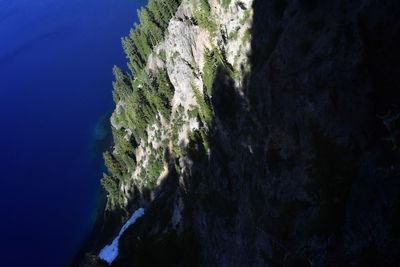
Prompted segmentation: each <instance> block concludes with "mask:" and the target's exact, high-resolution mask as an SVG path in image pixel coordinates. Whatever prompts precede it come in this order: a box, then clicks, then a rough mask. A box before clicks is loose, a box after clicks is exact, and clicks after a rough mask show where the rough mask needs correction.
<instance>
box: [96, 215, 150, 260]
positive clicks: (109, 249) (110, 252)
mask: <svg viewBox="0 0 400 267" xmlns="http://www.w3.org/2000/svg"><path fill="white" fill-rule="evenodd" d="M143 215H144V209H143V208H140V209H137V210H136V211H135V212H134V213H133V214H132V216H131V217H130V218H129V220H128V221H127V222H126V223H125V224H124V226H122V228H121V230H120V231H119V234H118V236H117V237H116V238H115V239H114V240H113V241H112V243H111V244H109V245H106V246H105V247H104V248H103V249H102V250H101V251H100V253H99V258H100V259H102V260H104V261H106V262H108V263H109V264H111V263H112V262H113V261H114V260H115V258H117V256H118V241H119V238H120V237H121V235H122V234H123V233H124V232H125V230H126V229H128V227H129V226H130V225H132V224H134V223H135V222H136V220H137V219H138V218H140V217H142V216H143Z"/></svg>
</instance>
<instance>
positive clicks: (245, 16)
mask: <svg viewBox="0 0 400 267" xmlns="http://www.w3.org/2000/svg"><path fill="white" fill-rule="evenodd" d="M250 15H251V10H250V9H247V10H246V11H245V12H244V16H243V18H241V19H240V21H239V23H240V24H241V25H244V24H245V23H246V22H247V20H248V19H249V18H250Z"/></svg>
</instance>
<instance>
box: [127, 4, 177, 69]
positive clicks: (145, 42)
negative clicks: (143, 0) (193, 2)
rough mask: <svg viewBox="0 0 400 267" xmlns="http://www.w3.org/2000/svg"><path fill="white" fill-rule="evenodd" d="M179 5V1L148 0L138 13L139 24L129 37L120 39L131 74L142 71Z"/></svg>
mask: <svg viewBox="0 0 400 267" xmlns="http://www.w3.org/2000/svg"><path fill="white" fill-rule="evenodd" d="M180 3H181V0H149V2H148V4H147V6H146V7H144V8H141V9H140V10H139V11H138V17H139V20H140V24H135V27H134V28H133V29H131V31H130V33H129V36H127V37H124V38H123V39H122V46H123V48H124V51H125V53H126V55H127V57H128V60H129V63H128V66H129V69H130V70H131V72H132V73H133V74H135V75H138V74H139V73H140V72H141V71H142V70H143V68H144V66H145V65H146V62H147V58H148V56H149V55H150V53H151V52H152V49H153V47H154V46H156V45H157V44H158V43H159V42H160V41H161V40H162V39H163V37H164V33H165V30H166V29H167V26H168V23H169V21H170V19H171V18H172V16H173V15H174V14H175V12H176V10H177V8H178V7H179V5H180Z"/></svg>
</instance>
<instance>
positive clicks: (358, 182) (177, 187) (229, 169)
mask: <svg viewBox="0 0 400 267" xmlns="http://www.w3.org/2000/svg"><path fill="white" fill-rule="evenodd" d="M253 10H254V17H253V27H252V54H251V55H250V58H251V71H250V73H249V74H248V76H247V77H246V79H245V83H244V87H243V88H240V89H235V87H234V86H233V81H231V80H230V78H229V76H228V75H227V74H226V73H225V72H224V70H220V71H219V73H218V75H217V78H216V79H215V81H214V89H213V96H212V100H211V102H212V106H213V109H214V113H215V118H214V121H213V123H212V125H211V131H210V137H209V147H210V153H209V154H207V153H206V151H204V148H203V146H202V145H201V144H200V141H199V142H196V141H193V142H192V143H191V145H190V147H189V148H188V155H189V157H188V158H189V159H190V160H189V159H188V162H190V163H191V164H188V168H187V169H186V172H185V173H183V174H179V175H178V174H177V173H173V172H172V173H170V174H169V176H168V177H167V178H166V179H165V180H164V182H163V184H162V185H161V186H160V187H159V188H158V189H157V192H156V197H155V200H154V201H152V202H151V203H150V204H149V207H148V209H147V211H146V215H145V216H143V218H141V219H140V220H139V221H138V223H136V224H135V225H134V226H133V227H131V228H130V229H128V230H127V231H126V233H125V235H123V236H122V237H121V243H120V257H119V258H117V260H116V261H115V262H114V264H113V266H160V265H163V266H397V265H398V261H399V260H400V259H399V254H398V251H399V249H400V246H399V244H400V243H399V241H400V179H399V178H400V166H399V147H397V143H398V141H399V140H398V138H399V136H398V134H399V130H400V129H399V126H400V124H399V123H400V121H397V119H396V118H397V117H396V116H397V114H399V113H400V88H399V87H400V50H399V47H400V20H399V19H398V14H400V2H398V1H395V0H393V1H390V0H388V1H373V0H364V1H361V0H359V1H344V0H343V1H316V0H298V1H294V0H293V1H290V0H287V1H279V0H275V1H263V0H258V1H257V0H256V1H254V3H253ZM385 115H386V116H385ZM381 116H385V117H383V118H382V117H381ZM385 119H386V124H385V123H384V122H385ZM170 158H171V160H170V164H171V169H173V166H174V164H175V163H176V162H174V158H173V156H170ZM179 177H180V178H179Z"/></svg>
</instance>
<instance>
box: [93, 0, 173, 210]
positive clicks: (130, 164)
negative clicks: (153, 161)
mask: <svg viewBox="0 0 400 267" xmlns="http://www.w3.org/2000/svg"><path fill="white" fill-rule="evenodd" d="M180 3H181V0H149V2H148V4H147V6H146V7H143V8H141V9H140V10H139V11H138V17H139V20H140V23H139V24H135V25H134V28H133V29H131V31H130V33H129V35H128V36H126V37H124V38H122V46H123V49H124V51H125V54H126V56H127V59H128V68H129V70H130V73H126V72H124V71H122V70H121V69H120V68H118V67H114V69H113V73H114V77H115V81H114V82H113V88H114V91H113V99H114V102H115V103H119V102H121V103H122V105H123V117H122V120H124V125H129V126H130V127H129V129H130V130H131V131H132V137H129V135H127V134H126V131H125V129H120V130H118V131H117V130H114V131H113V137H114V150H113V152H105V153H104V162H105V165H106V166H107V169H108V172H107V173H105V174H104V176H103V179H102V181H101V182H102V185H103V187H104V188H105V190H106V191H107V192H108V198H109V200H110V201H111V205H117V204H118V203H119V201H120V189H119V187H120V184H121V182H122V181H126V179H129V175H130V173H131V172H132V171H133V170H134V168H135V165H136V162H135V154H134V150H135V147H136V146H137V144H139V143H140V141H141V139H143V138H144V137H146V129H147V126H148V125H149V124H152V123H154V122H155V121H156V119H157V118H158V116H159V115H161V116H162V117H163V119H165V120H169V119H170V113H171V104H170V103H171V99H172V97H173V86H172V84H171V82H170V80H169V77H168V74H167V72H166V70H164V69H157V70H155V71H153V72H148V71H145V66H146V64H147V59H148V57H149V55H150V54H151V53H152V51H153V48H154V47H155V46H156V45H157V44H158V43H160V42H161V41H162V40H163V38H164V35H165V31H166V29H167V26H168V23H169V21H170V19H171V18H172V16H173V15H174V14H175V12H176V10H177V8H178V7H179V5H180ZM152 169H160V167H159V166H158V165H157V168H152ZM154 173H155V172H154ZM153 175H154V174H153Z"/></svg>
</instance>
